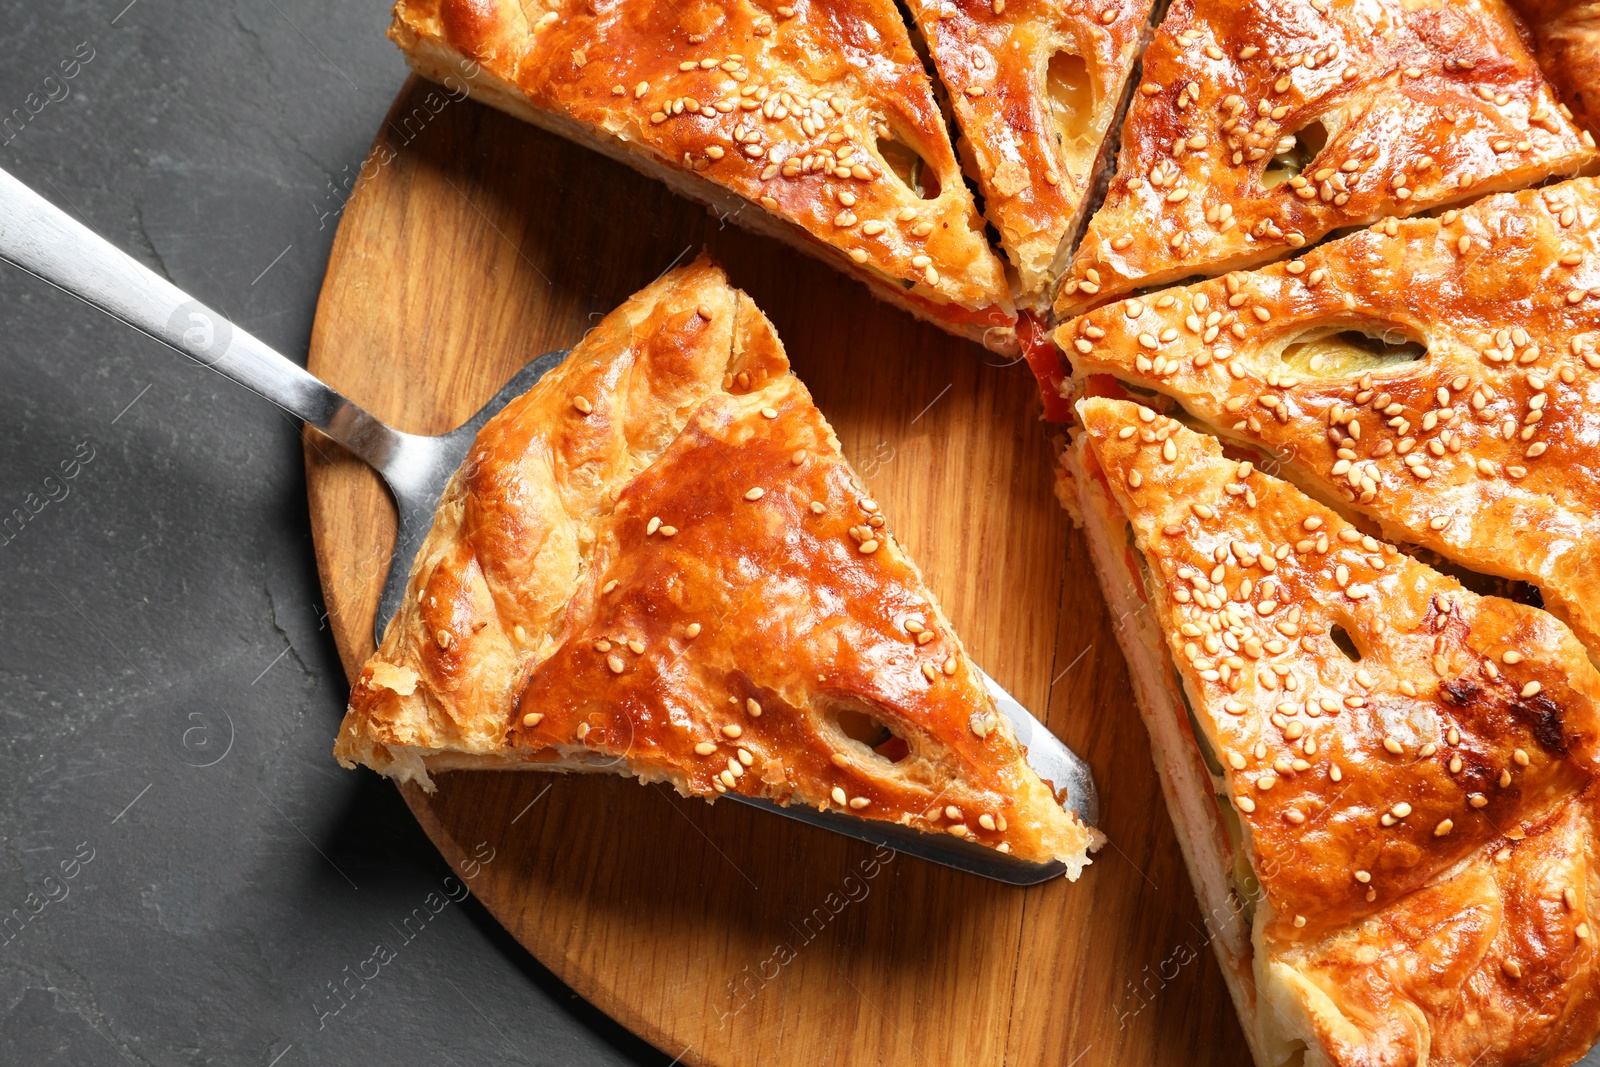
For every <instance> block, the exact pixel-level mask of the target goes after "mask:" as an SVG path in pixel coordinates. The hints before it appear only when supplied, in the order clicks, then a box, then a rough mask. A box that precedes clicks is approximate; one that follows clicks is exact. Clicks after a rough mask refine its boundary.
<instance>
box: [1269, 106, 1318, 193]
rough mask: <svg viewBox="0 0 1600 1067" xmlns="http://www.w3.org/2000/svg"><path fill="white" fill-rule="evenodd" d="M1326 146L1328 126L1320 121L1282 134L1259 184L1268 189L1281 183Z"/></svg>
mask: <svg viewBox="0 0 1600 1067" xmlns="http://www.w3.org/2000/svg"><path fill="white" fill-rule="evenodd" d="M1326 147H1328V128H1327V127H1326V126H1324V125H1323V124H1322V123H1320V122H1313V123H1310V124H1309V125H1306V126H1303V127H1301V128H1300V129H1299V130H1297V131H1296V132H1294V133H1292V134H1288V135H1286V136H1284V137H1283V138H1281V139H1280V140H1279V141H1278V144H1277V150H1276V151H1275V152H1273V154H1272V159H1271V161H1270V162H1269V163H1268V164H1267V171H1266V173H1265V174H1263V175H1262V176H1261V184H1263V185H1265V186H1266V187H1267V188H1268V189H1271V188H1272V187H1273V186H1275V185H1282V184H1283V183H1284V182H1286V181H1288V180H1289V179H1290V178H1293V177H1294V176H1295V175H1297V174H1299V173H1300V172H1301V171H1303V170H1305V169H1306V168H1307V167H1309V166H1311V162H1312V160H1314V159H1316V158H1317V156H1319V155H1321V154H1322V150H1323V149H1324V148H1326Z"/></svg>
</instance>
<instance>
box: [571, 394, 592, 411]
mask: <svg viewBox="0 0 1600 1067" xmlns="http://www.w3.org/2000/svg"><path fill="white" fill-rule="evenodd" d="M572 406H573V407H575V408H577V409H578V411H579V412H580V413H582V414H584V415H587V414H589V413H590V412H591V411H593V410H594V405H593V404H591V403H589V398H588V397H584V396H575V397H573V398H572Z"/></svg>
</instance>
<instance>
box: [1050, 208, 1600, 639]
mask: <svg viewBox="0 0 1600 1067" xmlns="http://www.w3.org/2000/svg"><path fill="white" fill-rule="evenodd" d="M1357 328H1360V329H1364V330H1365V331H1366V332H1367V333H1369V334H1375V335H1379V336H1381V335H1382V334H1384V333H1385V332H1388V333H1390V335H1391V337H1395V338H1398V337H1405V338H1410V339H1412V340H1415V341H1417V342H1422V343H1425V344H1426V346H1427V353H1426V356H1425V357H1423V358H1421V359H1417V360H1415V361H1413V362H1405V363H1399V364H1396V365H1393V366H1391V367H1389V368H1388V369H1384V370H1379V371H1376V372H1372V373H1371V374H1370V376H1368V375H1347V376H1327V377H1324V376H1319V375H1318V373H1317V372H1314V371H1312V370H1310V369H1309V368H1301V367H1299V366H1297V365H1291V364H1286V363H1285V362H1284V354H1285V352H1288V353H1289V354H1290V357H1291V358H1295V357H1294V351H1295V350H1292V349H1290V348H1289V347H1288V346H1290V345H1291V344H1292V343H1298V341H1299V340H1300V339H1303V338H1306V337H1308V336H1309V337H1313V338H1314V337H1316V336H1317V335H1318V334H1319V333H1327V332H1329V331H1330V330H1352V329H1357ZM1056 336H1057V342H1058V343H1059V344H1060V345H1061V346H1062V347H1063V349H1065V350H1066V351H1068V352H1070V353H1071V354H1072V359H1073V363H1074V367H1075V369H1076V370H1077V371H1078V372H1079V373H1080V374H1084V375H1093V374H1107V373H1109V374H1113V375H1116V376H1117V377H1118V378H1121V379H1123V380H1124V381H1127V382H1129V383H1130V384H1132V385H1135V386H1138V387H1140V388H1143V389H1149V390H1154V391H1158V392H1161V393H1165V394H1168V395H1171V396H1173V397H1176V398H1177V399H1178V400H1179V401H1180V402H1181V403H1182V404H1183V405H1184V406H1185V407H1186V408H1187V409H1188V410H1189V411H1190V412H1191V413H1193V414H1194V415H1195V416H1196V417H1198V418H1200V419H1202V420H1203V421H1205V422H1206V423H1207V424H1209V425H1210V426H1211V427H1213V428H1214V429H1216V430H1218V431H1219V432H1221V433H1223V434H1225V435H1228V436H1232V437H1234V438H1237V439H1241V440H1244V441H1248V442H1249V443H1251V444H1254V445H1256V446H1258V447H1260V448H1262V449H1264V450H1265V451H1267V452H1268V453H1271V454H1272V455H1274V456H1276V457H1278V462H1280V463H1281V464H1282V465H1283V466H1284V469H1285V470H1286V471H1287V472H1288V473H1289V475H1290V476H1291V477H1292V478H1294V479H1295V480H1296V481H1298V482H1300V483H1301V484H1302V485H1305V486H1308V487H1309V488H1311V489H1312V491H1313V492H1315V493H1316V494H1317V495H1318V496H1321V497H1324V498H1326V499H1329V500H1332V501H1335V502H1339V501H1342V502H1343V503H1344V504H1345V505H1347V506H1349V507H1351V508H1352V509H1354V510H1357V511H1359V512H1361V513H1363V514H1365V515H1368V516H1370V517H1372V518H1374V519H1376V520H1378V521H1379V522H1380V523H1381V524H1382V526H1383V527H1384V529H1386V530H1388V531H1390V532H1391V535H1393V536H1396V537H1398V538H1399V539H1401V540H1405V541H1409V542H1412V543H1415V544H1419V545H1423V546H1425V547H1427V548H1429V549H1431V550H1433V551H1436V552H1438V553H1440V554H1441V555H1444V556H1446V557H1448V558H1451V559H1454V560H1456V561H1458V562H1459V563H1461V564H1462V565H1464V566H1466V567H1468V568H1469V569H1471V570H1474V571H1478V572H1481V573H1487V574H1492V575H1497V576H1501V577H1505V578H1511V579H1516V580H1520V581H1526V582H1530V583H1532V584H1534V585H1536V586H1537V587H1538V588H1539V589H1540V590H1541V592H1542V593H1543V595H1544V601H1545V604H1546V605H1547V606H1548V607H1549V609H1550V610H1551V611H1553V612H1554V613H1555V614H1557V615H1558V616H1560V617H1561V618H1562V619H1563V620H1564V621H1566V622H1567V623H1568V624H1569V625H1571V626H1572V628H1573V629H1574V630H1575V631H1576V632H1577V633H1578V635H1579V637H1580V638H1582V639H1583V641H1584V642H1585V644H1586V645H1587V646H1588V647H1589V649H1590V653H1591V655H1593V656H1595V657H1597V661H1600V449H1596V447H1595V444H1596V442H1597V441H1600V353H1597V351H1596V347H1595V346H1596V343H1597V342H1600V181H1596V180H1594V179H1578V180H1575V181H1571V182H1566V183H1563V184H1560V185H1555V186H1549V187H1547V188H1544V189H1541V190H1536V191H1529V192H1524V193H1519V194H1516V195H1510V194H1504V195H1499V196H1495V197H1490V198H1487V199H1485V200H1482V201H1479V202H1478V203H1477V204H1474V205H1473V206H1472V207H1470V208H1468V209H1465V210H1463V211H1459V212H1457V211H1447V212H1445V213H1444V214H1442V215H1441V216H1440V217H1439V218H1437V219H1413V220H1409V221H1406V222H1400V221H1397V220H1393V219H1391V220H1387V221H1386V222H1385V223H1380V224H1379V225H1377V226H1374V227H1373V228H1372V229H1370V230H1367V231H1365V232H1362V233H1358V234H1355V235H1353V236H1351V237H1348V238H1344V239H1342V240H1339V241H1335V242H1332V243H1329V244H1327V245H1325V246H1323V247H1321V248H1319V249H1315V250H1313V251H1312V252H1310V253H1308V254H1307V255H1306V256H1305V257H1304V258H1303V259H1301V260H1299V261H1296V262H1293V263H1289V264H1280V265H1274V266H1272V267H1268V268H1266V269H1263V270H1260V271H1257V272H1254V273H1250V274H1235V275H1230V276H1229V277H1227V278H1225V279H1220V280H1217V281H1212V282H1205V283H1202V284H1200V285H1195V286H1191V287H1189V288H1186V289H1173V290H1171V291H1169V292H1167V293H1164V294H1160V295H1158V296H1152V297H1146V298H1143V299H1140V300H1134V301H1123V302H1120V303H1117V304H1115V305H1111V306H1108V307H1105V308H1101V309H1099V310H1097V311H1095V312H1093V313H1091V314H1089V315H1086V316H1084V317H1082V318H1080V319H1078V320H1075V321H1072V322H1068V323H1065V324H1064V325H1063V326H1062V327H1061V328H1060V330H1058V331H1057V335H1056Z"/></svg>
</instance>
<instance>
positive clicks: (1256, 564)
mask: <svg viewBox="0 0 1600 1067" xmlns="http://www.w3.org/2000/svg"><path fill="white" fill-rule="evenodd" d="M1078 410H1079V414H1080V417H1081V421H1082V427H1083V428H1082V431H1081V440H1080V458H1079V465H1078V471H1079V474H1078V478H1079V480H1082V481H1091V480H1092V482H1093V485H1092V486H1090V487H1089V488H1090V490H1091V492H1093V493H1097V494H1100V495H1101V496H1102V497H1103V498H1104V499H1105V500H1107V501H1109V507H1106V508H1102V509H1099V511H1098V515H1099V520H1098V521H1102V522H1104V521H1105V520H1106V516H1108V515H1114V516H1115V521H1117V522H1118V523H1120V524H1123V525H1126V526H1127V527H1128V528H1129V529H1130V530H1131V536H1130V540H1131V547H1132V551H1133V552H1135V553H1137V554H1138V556H1139V557H1140V558H1141V560H1142V565H1141V567H1140V568H1139V576H1138V577H1137V578H1135V579H1134V580H1135V581H1137V582H1139V584H1140V585H1141V586H1142V588H1143V592H1144V595H1145V596H1146V597H1147V598H1148V607H1149V609H1150V611H1151V613H1152V614H1153V616H1154V619H1155V621H1156V624H1157V625H1158V626H1159V629H1160V632H1161V633H1162V635H1163V640H1162V644H1163V645H1164V649H1161V650H1157V649H1147V650H1145V651H1143V652H1141V653H1137V654H1140V655H1143V656H1146V657H1149V656H1161V657H1163V658H1164V663H1163V664H1162V666H1161V668H1160V669H1163V670H1170V671H1175V673H1176V674H1177V676H1178V678H1179V683H1180V685H1181V688H1182V692H1183V693H1184V694H1185V695H1186V697H1187V702H1188V706H1189V708H1190V709H1191V710H1190V722H1189V724H1188V728H1189V729H1190V730H1192V732H1191V733H1190V734H1189V736H1190V737H1191V738H1194V743H1195V746H1196V747H1197V748H1199V749H1200V750H1201V751H1202V752H1203V753H1204V756H1203V758H1204V759H1205V760H1206V761H1208V762H1209V763H1210V764H1212V769H1211V772H1210V777H1211V778H1212V782H1211V783H1207V784H1210V785H1213V787H1214V788H1215V790H1216V794H1217V801H1216V803H1217V806H1218V807H1219V809H1225V811H1224V812H1222V813H1221V815H1220V817H1219V819H1218V822H1219V823H1220V822H1224V821H1231V822H1234V823H1235V824H1236V825H1237V827H1238V830H1237V840H1236V844H1235V845H1233V846H1230V847H1229V848H1223V849H1220V850H1216V851H1213V852H1212V853H1210V854H1211V855H1213V856H1222V855H1225V854H1226V853H1227V852H1228V851H1229V850H1230V848H1236V849H1237V851H1238V853H1239V854H1241V855H1242V856H1243V858H1244V859H1245V860H1247V861H1248V871H1247V872H1226V873H1223V874H1221V875H1220V876H1218V872H1209V876H1208V877H1201V876H1199V875H1198V874H1197V877H1196V882H1197V884H1202V883H1209V884H1212V885H1215V884H1217V883H1218V882H1221V881H1224V880H1227V881H1231V883H1232V887H1233V888H1232V892H1233V895H1234V903H1233V904H1232V905H1226V904H1223V905H1219V906H1225V907H1233V908H1235V909H1237V910H1242V911H1244V912H1246V913H1247V914H1248V913H1250V912H1252V911H1253V916H1252V917H1251V918H1252V921H1251V923H1250V925H1251V942H1250V945H1249V947H1248V949H1247V950H1246V955H1247V957H1248V964H1249V967H1248V970H1246V969H1245V968H1238V969H1234V970H1231V971H1230V972H1229V977H1230V979H1231V980H1232V981H1234V982H1235V983H1241V982H1243V981H1244V980H1245V978H1246V976H1247V975H1248V976H1250V977H1253V985H1254V988H1253V989H1236V990H1235V995H1236V997H1237V998H1238V999H1240V1000H1241V1001H1242V1002H1243V1003H1244V1004H1246V1005H1247V1006H1248V1007H1249V1008H1250V1009H1252V1010H1250V1011H1248V1012H1247V1019H1246V1021H1247V1024H1250V1025H1251V1027H1252V1028H1253V1031H1254V1047H1255V1049H1256V1052H1257V1057H1258V1060H1259V1061H1260V1062H1262V1063H1263V1064H1264V1065H1276V1064H1281V1063H1286V1062H1295V1061H1294V1056H1295V1055H1296V1054H1297V1052H1298V1049H1299V1047H1300V1046H1302V1045H1303V1046H1304V1048H1305V1053H1306V1054H1305V1059H1304V1062H1305V1063H1306V1064H1325V1063H1336V1064H1341V1065H1356V1064H1363V1065H1365V1064H1421V1063H1428V1064H1434V1065H1461V1067H1467V1065H1469V1064H1480V1065H1481V1064H1507V1065H1509V1064H1521V1065H1527V1064H1566V1063H1570V1062H1572V1061H1573V1060H1574V1059H1576V1058H1577V1057H1578V1056H1580V1055H1582V1053H1583V1052H1584V1051H1586V1050H1587V1048H1588V1047H1589V1045H1590V1044H1591V1043H1592V1042H1593V1041H1594V1040H1595V1038H1596V1036H1600V967H1597V964H1596V960H1595V958H1594V952H1593V948H1592V942H1593V933H1594V932H1593V931H1591V928H1590V926H1589V922H1590V917H1589V905H1588V901H1589V899H1590V896H1591V894H1592V892H1593V891H1594V889H1595V888H1600V873H1597V869H1596V864H1595V862H1594V860H1595V845H1594V826H1593V824H1594V813H1595V809H1594V800H1595V798H1596V786H1595V779H1594V774H1595V771H1596V769H1597V768H1596V755H1597V746H1600V673H1597V672H1596V671H1595V669H1594V667H1593V665H1592V664H1590V662H1589V660H1588V658H1587V656H1586V654H1585V651H1584V648H1583V646H1582V645H1581V644H1580V643H1579V642H1578V641H1577V640H1576V638H1575V637H1574V636H1573V635H1572V633H1571V632H1570V631H1569V630H1567V628H1566V627H1565V626H1563V625H1562V624H1561V623H1560V622H1559V621H1558V620H1556V619H1555V618H1554V617H1552V616H1551V615H1549V614H1547V613H1545V612H1543V611H1540V610H1538V609H1537V608H1533V607H1529V606H1526V605H1522V604H1517V603H1513V602H1511V601H1509V600H1504V599H1500V598H1496V597H1483V596H1478V595H1476V594H1474V593H1472V592H1470V591H1468V590H1467V589H1465V588H1463V587H1462V586H1461V585H1460V584H1459V583H1458V582H1456V581H1455V580H1454V579H1452V578H1449V577H1447V576H1445V575H1443V574H1440V573H1438V572H1437V571H1434V570H1432V569H1431V568H1429V567H1427V566H1424V565H1423V564H1421V563H1418V562H1416V561H1414V560H1412V559H1411V558H1409V557H1407V556H1405V555H1403V554H1401V553H1400V552H1398V551H1397V550H1396V549H1395V548H1394V547H1393V546H1392V545H1387V544H1384V543H1382V542H1379V541H1378V540H1376V539H1374V538H1373V537H1371V536H1370V535H1368V534H1365V533H1363V532H1362V531H1361V530H1360V529H1358V528H1356V527H1355V526H1353V525H1351V524H1350V523H1348V522H1347V521H1345V520H1344V519H1343V518H1341V517H1340V516H1339V515H1338V514H1337V513H1336V512H1334V511H1333V510H1331V509H1330V508H1327V507H1324V506H1323V505H1321V504H1318V503H1316V502H1315V501H1313V500H1312V499H1311V498H1310V497H1308V496H1306V495H1305V494H1304V493H1303V492H1301V491H1300V490H1298V489H1297V488H1295V487H1294V486H1292V485H1290V484H1289V483H1286V482H1283V481H1279V480H1278V479H1276V478H1272V477H1269V476H1266V475H1264V474H1263V473H1261V472H1260V471H1259V470H1256V469H1254V467H1253V465H1252V463H1251V462H1249V461H1239V460H1235V459H1230V458H1227V457H1225V456H1224V454H1223V448H1222V446H1221V444H1220V443H1219V442H1218V441H1217V440H1216V439H1215V438H1213V437H1210V436H1208V435H1205V434H1201V433H1197V432H1195V431H1192V430H1189V429H1187V428H1186V427H1184V426H1183V425H1181V424H1180V423H1179V422H1177V421H1176V420H1174V419H1171V418H1168V417H1165V416H1161V415H1158V414H1156V413H1155V412H1154V411H1151V410H1150V409H1148V408H1143V407H1141V406H1139V405H1137V404H1133V403H1130V402H1127V401H1119V400H1112V399H1108V398H1103V397H1095V398H1089V399H1086V400H1084V401H1082V402H1081V403H1080V404H1079V406H1078ZM1085 451H1086V452H1091V453H1092V461H1091V462H1089V463H1085V462H1084V459H1083V452H1085ZM1115 536H1116V537H1117V539H1119V540H1120V539H1121V537H1122V534H1121V531H1118V532H1117V533H1116V535H1115ZM1096 558H1097V560H1098V559H1100V558H1102V557H1101V556H1100V555H1097V557H1096ZM1121 580H1126V572H1125V574H1124V576H1123V577H1122V579H1121ZM1168 714H1176V715H1180V716H1181V715H1183V712H1182V711H1181V710H1176V709H1169V711H1168ZM1180 828H1182V823H1181V822H1180ZM1205 903H1207V904H1208V905H1209V904H1216V902H1213V901H1205ZM1212 910H1213V911H1215V910H1216V907H1213V908H1212Z"/></svg>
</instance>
